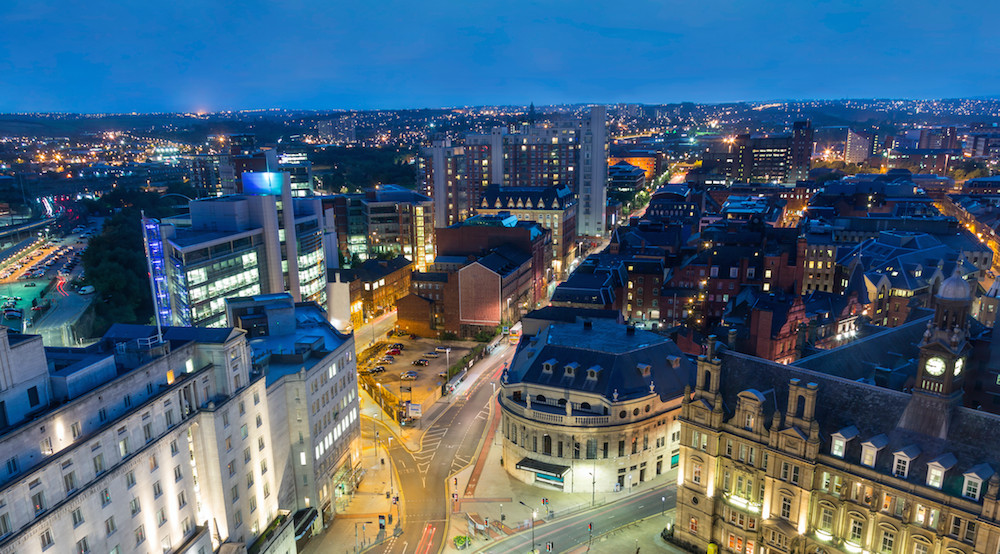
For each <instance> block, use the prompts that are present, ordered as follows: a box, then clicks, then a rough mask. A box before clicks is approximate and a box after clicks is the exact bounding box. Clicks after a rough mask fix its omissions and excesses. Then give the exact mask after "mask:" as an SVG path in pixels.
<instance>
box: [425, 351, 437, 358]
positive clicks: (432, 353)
mask: <svg viewBox="0 0 1000 554" xmlns="http://www.w3.org/2000/svg"><path fill="white" fill-rule="evenodd" d="M424 356H425V357H427V358H440V357H441V354H438V353H437V352H434V351H431V352H424Z"/></svg>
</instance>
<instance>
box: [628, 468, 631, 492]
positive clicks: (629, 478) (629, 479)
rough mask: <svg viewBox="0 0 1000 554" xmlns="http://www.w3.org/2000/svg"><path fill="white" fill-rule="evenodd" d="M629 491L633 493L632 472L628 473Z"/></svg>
mask: <svg viewBox="0 0 1000 554" xmlns="http://www.w3.org/2000/svg"><path fill="white" fill-rule="evenodd" d="M628 493H629V494H632V474H631V473H629V474H628Z"/></svg>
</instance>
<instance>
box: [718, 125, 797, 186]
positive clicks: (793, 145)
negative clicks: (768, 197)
mask: <svg viewBox="0 0 1000 554" xmlns="http://www.w3.org/2000/svg"><path fill="white" fill-rule="evenodd" d="M812 150H813V129H812V124H811V123H810V122H809V121H796V122H795V123H794V124H793V125H792V131H791V132H790V133H778V134H768V135H749V134H743V135H737V136H735V137H733V138H732V139H730V140H726V141H723V142H721V143H719V144H717V145H716V146H715V147H714V148H713V149H712V150H710V151H709V152H706V153H705V157H704V160H703V164H704V166H705V167H706V169H712V170H715V171H717V172H719V173H722V174H724V175H726V178H727V180H729V181H730V182H738V183H789V184H791V183H795V182H797V181H801V180H804V179H806V178H807V177H808V176H809V164H810V158H811V156H812Z"/></svg>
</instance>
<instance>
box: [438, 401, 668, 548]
mask: <svg viewBox="0 0 1000 554" xmlns="http://www.w3.org/2000/svg"><path fill="white" fill-rule="evenodd" d="M491 410H492V411H491V419H492V421H491V425H490V429H491V431H490V432H487V435H486V437H484V444H483V446H482V449H481V450H480V455H479V459H477V460H476V461H475V462H474V463H473V464H471V465H469V466H467V467H466V468H465V469H463V470H462V471H460V472H458V473H457V474H456V475H455V478H456V479H457V486H455V485H454V484H452V487H450V488H451V489H452V490H450V492H458V493H459V500H458V502H453V503H452V511H451V514H450V517H449V520H448V533H447V535H446V537H447V540H446V541H445V545H444V549H443V550H442V552H444V553H448V554H452V553H456V554H457V553H458V552H460V551H459V550H458V549H456V548H455V546H454V540H453V539H454V537H455V536H456V535H467V536H470V537H473V539H472V549H473V550H478V549H480V548H484V547H487V546H489V545H490V544H491V543H492V542H494V541H496V540H500V539H503V538H505V537H507V536H509V535H510V534H513V533H517V532H521V531H523V532H527V531H528V530H529V529H530V528H531V511H530V510H531V509H530V508H528V507H526V506H524V505H522V504H521V503H522V502H523V503H524V504H527V505H528V506H531V507H533V508H536V509H539V514H538V519H537V521H536V522H535V524H536V525H542V524H543V523H544V522H546V521H552V520H554V519H558V518H560V517H563V516H566V515H568V514H572V513H576V512H580V511H583V510H587V509H590V508H591V507H592V506H601V505H603V504H606V503H608V502H614V501H616V500H622V499H625V498H627V497H628V496H629V495H630V494H635V493H637V492H640V491H643V490H645V489H648V488H655V487H658V486H661V485H663V484H664V481H662V480H655V481H647V482H645V483H640V484H638V485H636V486H634V487H633V488H632V491H631V493H630V492H627V491H622V492H618V493H612V492H608V493H603V492H602V493H600V494H593V493H591V494H587V493H569V492H563V491H559V490H555V489H549V488H545V487H540V486H536V485H529V484H527V483H524V482H522V481H519V480H517V479H515V478H513V477H511V476H510V475H509V474H508V473H507V472H506V471H505V470H504V469H503V467H502V466H501V465H500V457H501V456H502V450H503V447H502V445H501V441H502V438H501V437H500V435H499V434H498V433H496V432H495V430H496V426H497V423H498V421H499V406H498V405H497V404H496V402H495V401H493V402H492V404H491ZM542 499H545V500H546V501H547V504H545V505H544V506H543V504H542ZM471 519H475V520H476V521H477V522H479V524H480V525H483V524H486V525H487V526H488V532H489V538H487V537H486V536H485V533H483V532H482V531H479V532H478V533H472V532H470V526H471V524H470V520H471ZM665 522H670V523H671V524H672V522H673V519H672V516H670V515H669V514H668V517H667V518H651V520H650V521H646V522H644V523H643V524H641V525H635V528H632V526H628V527H627V528H626V529H624V530H621V532H619V531H613V533H614V534H613V535H602V536H600V537H594V542H593V544H592V548H591V550H592V551H594V552H635V549H634V548H627V547H628V545H629V544H631V543H632V542H635V541H638V542H637V543H636V545H635V546H639V547H641V549H642V551H643V552H683V550H680V549H678V548H677V547H676V546H673V545H668V544H667V543H666V542H665V541H663V539H662V538H660V535H659V534H660V532H661V531H663V528H664V525H665ZM626 538H627V540H626ZM626 543H628V544H626ZM561 551H566V550H565V549H561ZM586 551H587V550H586V545H583V550H579V549H578V548H574V549H571V550H569V552H574V553H576V552H586Z"/></svg>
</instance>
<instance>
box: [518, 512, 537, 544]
mask: <svg viewBox="0 0 1000 554" xmlns="http://www.w3.org/2000/svg"><path fill="white" fill-rule="evenodd" d="M518 502H521V501H520V500H518ZM521 505H522V506H524V507H525V508H528V509H529V510H531V554H535V518H536V517H538V510H536V509H534V508H532V507H531V506H528V505H527V504H525V503H524V502H521Z"/></svg>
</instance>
